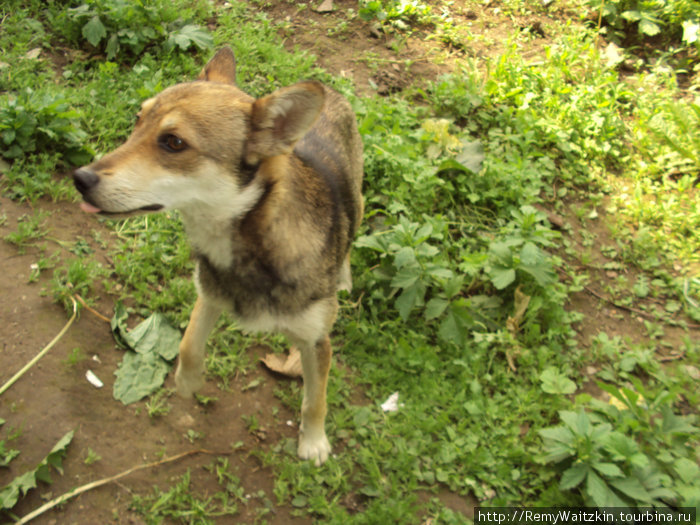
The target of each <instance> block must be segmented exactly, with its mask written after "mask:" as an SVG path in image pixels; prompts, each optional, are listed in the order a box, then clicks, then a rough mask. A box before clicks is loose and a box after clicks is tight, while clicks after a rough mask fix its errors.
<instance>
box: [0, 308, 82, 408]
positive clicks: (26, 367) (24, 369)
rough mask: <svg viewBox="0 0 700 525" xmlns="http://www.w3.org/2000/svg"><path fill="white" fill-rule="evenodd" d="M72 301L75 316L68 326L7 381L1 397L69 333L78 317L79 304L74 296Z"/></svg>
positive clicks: (0, 393) (1, 391) (3, 386)
mask: <svg viewBox="0 0 700 525" xmlns="http://www.w3.org/2000/svg"><path fill="white" fill-rule="evenodd" d="M70 300H71V301H73V315H72V316H71V318H70V319H69V320H68V322H67V323H66V325H65V326H64V327H63V328H62V329H61V331H60V332H59V333H58V335H57V336H56V337H54V338H53V339H52V340H51V342H50V343H49V344H47V345H46V346H45V347H44V348H43V349H42V350H41V352H39V353H38V354H37V355H36V356H34V358H33V359H32V360H31V361H29V362H28V363H27V364H26V365H24V367H22V369H21V370H20V371H19V372H17V373H16V374H15V375H14V376H12V377H11V378H10V379H9V381H7V382H6V383H5V384H4V385H2V387H0V396H1V395H3V394H4V393H5V391H6V390H7V389H8V388H10V387H11V386H12V385H13V384H14V383H15V381H17V380H18V379H19V378H20V377H22V376H23V375H24V374H25V373H26V372H27V370H29V369H30V368H31V367H33V366H34V365H35V364H36V362H37V361H39V359H41V358H42V357H44V356H45V355H46V354H47V352H48V351H49V350H51V349H52V348H53V346H54V345H55V344H56V343H57V342H58V341H59V339H61V337H63V336H64V334H65V333H66V332H67V331H68V329H69V328H70V326H71V325H72V324H73V321H75V318H76V316H77V315H78V303H76V301H75V299H74V298H73V296H71V297H70Z"/></svg>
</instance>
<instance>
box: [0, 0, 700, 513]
mask: <svg viewBox="0 0 700 525" xmlns="http://www.w3.org/2000/svg"><path fill="white" fill-rule="evenodd" d="M271 4H272V5H270V6H268V7H263V9H264V10H265V11H267V12H268V14H269V16H270V17H271V18H273V19H275V20H277V21H280V22H284V28H283V29H282V30H281V31H282V35H283V36H284V38H285V45H287V46H288V47H289V48H295V47H299V48H301V49H305V50H308V51H309V52H311V53H313V54H315V55H316V56H317V57H318V61H319V65H320V66H322V67H324V68H326V69H328V70H329V71H330V72H332V73H334V74H337V75H343V76H348V77H350V78H352V79H353V80H354V82H355V85H356V86H357V90H358V93H359V94H370V93H374V92H379V93H380V94H381V93H391V92H395V91H400V90H401V89H403V88H404V87H407V86H408V85H409V84H411V83H413V82H414V81H415V80H416V79H417V78H424V79H434V78H436V77H437V76H438V75H440V74H441V73H443V72H447V71H450V70H451V69H452V68H453V67H454V66H453V64H454V61H455V59H456V58H460V57H463V56H473V57H480V56H492V55H496V54H499V53H500V52H502V51H503V45H504V42H505V41H506V39H507V37H508V36H509V35H510V34H511V33H512V32H513V31H515V30H516V29H522V28H531V32H532V38H531V39H530V41H529V42H528V48H527V50H526V51H525V52H526V54H527V53H531V54H532V56H533V57H534V56H535V55H537V54H538V53H539V52H541V50H542V48H543V45H544V43H545V42H546V41H547V34H548V24H549V23H550V20H548V19H547V18H545V17H541V16H537V15H528V16H523V17H520V18H518V17H517V16H510V17H503V16H499V15H498V13H497V11H496V9H497V7H498V1H495V2H490V3H488V4H484V6H483V7H480V8H478V10H472V9H466V8H463V9H462V8H459V4H460V2H455V4H456V8H455V13H456V15H455V17H456V19H455V25H456V26H460V27H462V28H465V30H470V31H478V32H480V33H482V34H483V35H486V36H488V38H485V39H477V40H475V41H474V42H475V43H474V46H473V47H470V48H469V49H464V48H454V47H451V46H450V45H449V44H444V43H442V42H440V41H437V40H431V41H427V42H426V40H425V38H426V37H427V36H428V35H427V33H426V34H423V33H421V32H420V30H418V31H414V32H413V33H412V34H411V35H410V36H408V37H406V36H405V35H399V36H397V35H391V34H384V33H381V32H378V31H376V30H375V29H373V28H372V26H371V24H369V23H367V22H364V21H362V20H361V19H359V18H355V19H353V20H351V21H350V22H349V23H347V25H346V26H343V27H342V29H339V28H341V24H342V23H343V22H345V21H347V17H346V16H345V13H346V12H347V10H348V9H356V8H357V2H356V1H355V0H336V1H335V2H334V4H335V6H334V9H335V10H334V11H333V12H331V13H318V12H315V11H314V10H312V9H305V10H303V11H300V10H298V9H297V7H296V6H295V5H294V4H293V3H291V2H272V3H271ZM566 15H567V14H566V13H564V12H562V13H561V16H566ZM368 53H371V54H372V55H371V56H374V57H375V59H373V60H366V59H365V58H366V57H367V56H368ZM37 207H39V208H41V209H46V210H48V211H49V212H50V215H49V216H48V217H47V227H48V229H49V235H48V237H50V238H51V239H52V240H42V241H40V242H41V244H46V246H47V247H46V253H49V254H50V253H53V252H54V251H59V252H60V251H61V250H62V249H61V248H60V245H59V244H58V243H56V241H55V240H59V241H60V240H65V241H71V242H72V241H73V240H75V238H76V237H77V236H83V237H84V238H85V239H87V240H88V242H89V243H90V245H91V247H92V248H93V249H94V250H95V254H94V255H91V257H97V258H102V262H103V263H105V264H109V261H107V260H106V259H105V258H104V250H103V249H102V248H101V247H100V246H98V245H97V244H96V243H95V242H94V241H93V240H91V238H90V236H89V235H88V232H89V231H90V230H92V229H99V228H102V227H101V226H100V225H99V223H97V222H92V221H91V222H90V223H88V220H87V219H86V218H85V216H84V215H83V214H82V213H81V212H80V210H79V209H78V207H77V205H74V204H70V203H60V204H53V203H50V202H40V203H38V204H37ZM31 213H32V210H31V208H30V207H29V206H27V205H18V204H16V203H14V202H12V201H10V200H8V199H6V198H0V215H1V214H5V215H6V217H7V220H6V221H5V223H4V224H2V225H0V238H3V237H4V236H5V235H7V234H8V233H10V232H12V231H14V229H15V228H16V225H17V219H18V218H19V217H20V216H22V215H24V214H31ZM566 220H570V219H568V218H567V219H566ZM571 220H575V219H571ZM574 227H576V224H574ZM600 234H601V235H607V233H606V229H605V228H601V232H600ZM103 235H104V238H105V239H109V238H110V236H111V235H112V234H111V233H110V232H109V231H108V230H107V229H104V231H103ZM603 242H604V241H603ZM38 253H39V250H38V248H36V247H29V248H28V249H27V250H26V253H24V254H21V253H18V250H17V248H16V247H15V246H13V245H11V244H9V243H7V242H5V241H0V265H1V268H2V271H1V272H0V320H1V321H2V322H1V323H0V342H1V343H0V384H4V382H5V381H7V379H8V378H10V377H11V376H12V375H13V374H14V373H15V372H16V371H17V370H19V369H20V368H21V367H22V366H23V365H24V364H25V363H27V362H28V361H29V360H30V359H31V358H32V357H33V356H34V355H36V354H37V353H38V352H39V350H40V349H41V348H43V347H44V346H45V345H46V344H47V343H48V342H49V341H51V339H52V338H53V337H54V336H55V335H56V334H58V333H59V331H60V330H61V328H62V327H63V326H64V325H65V323H66V322H67V319H68V315H67V314H66V312H65V310H64V309H63V307H62V306H60V305H57V304H55V303H54V302H53V300H52V298H51V296H50V293H49V294H47V293H46V292H45V290H46V288H47V286H48V277H47V276H48V275H50V274H51V273H52V272H51V271H48V272H44V274H45V275H43V276H42V277H41V278H40V279H39V282H36V283H31V284H30V283H28V278H29V275H30V272H31V265H32V264H33V263H35V262H36V260H37V257H38ZM63 254H64V255H65V252H63ZM600 257H603V255H602V254H601V255H600ZM602 278H609V277H605V276H602ZM113 301H114V298H113V297H109V296H105V297H103V298H102V299H101V301H100V303H99V305H98V309H99V310H101V311H102V312H103V313H104V314H105V315H107V316H108V317H111V315H112V311H113ZM572 308H574V309H576V310H578V311H582V312H583V313H584V314H585V315H586V321H585V322H584V323H582V326H581V335H582V338H584V340H587V339H588V338H589V337H590V336H591V335H593V334H595V333H597V332H598V331H600V330H601V329H605V330H608V331H609V332H610V333H617V334H621V335H629V336H631V337H632V336H634V334H636V333H638V332H640V328H642V327H643V324H641V323H642V321H643V319H642V318H641V317H640V316H639V315H637V314H635V313H634V312H630V311H624V310H620V309H618V308H615V307H614V306H611V305H610V304H605V303H601V301H600V300H599V299H598V298H596V297H595V296H594V295H592V294H591V293H590V292H586V291H583V292H581V293H579V294H576V295H575V296H574V297H573V300H572ZM621 332H622V333H621ZM696 333H698V332H696ZM679 337H680V334H679ZM75 348H80V349H81V350H82V351H83V353H84V354H85V356H86V358H85V359H83V360H80V361H79V362H77V363H74V364H71V363H70V362H69V361H68V357H69V355H70V354H71V351H72V350H73V349H75ZM121 357H122V351H121V350H117V349H116V348H115V343H114V341H113V339H112V335H111V332H110V327H109V325H108V324H107V323H105V322H104V321H103V320H100V319H99V318H97V317H96V316H94V315H92V314H90V313H89V312H87V311H83V312H82V313H81V315H80V317H79V318H78V319H77V320H76V321H75V322H74V324H73V325H72V326H71V327H70V329H69V330H68V331H67V333H66V334H65V336H64V337H63V338H62V339H61V340H60V341H59V342H58V344H57V345H56V346H55V347H54V348H53V349H52V350H51V351H50V352H49V353H48V355H46V356H45V357H44V358H43V359H42V360H41V361H40V362H39V363H38V364H37V365H36V366H34V367H33V368H32V369H31V371H30V372H29V373H28V374H27V375H25V376H24V377H23V378H21V379H20V380H19V381H18V382H17V383H16V384H14V385H13V386H12V387H11V388H10V389H9V390H8V391H7V392H6V393H5V394H4V395H3V396H2V397H0V415H1V416H2V417H3V418H4V419H5V420H6V424H5V427H4V431H5V432H6V431H7V430H8V428H14V429H17V428H20V429H21V435H20V436H19V437H18V438H17V439H16V440H15V441H13V442H12V443H11V446H12V447H13V448H17V449H19V450H21V455H20V456H19V457H18V458H16V459H15V460H14V461H13V462H12V464H11V466H12V468H11V469H2V470H0V486H4V485H5V484H6V483H7V482H9V481H10V480H11V479H12V478H13V477H14V476H16V475H18V474H19V473H22V472H24V471H26V470H27V469H29V468H33V467H34V466H35V465H36V464H37V463H38V462H39V461H40V460H41V459H42V458H43V457H44V456H45V455H46V454H47V453H48V452H49V450H50V449H51V447H52V446H53V445H54V444H55V443H56V441H57V440H58V439H59V438H60V437H61V436H63V435H64V434H65V433H66V432H67V431H69V430H70V429H75V437H74V439H73V442H72V444H71V445H70V456H69V460H67V461H65V464H64V467H65V471H64V475H63V476H59V475H54V476H53V480H54V483H53V484H52V485H50V486H49V485H41V486H40V488H39V489H38V490H34V491H32V492H31V493H30V494H29V495H28V496H27V497H25V498H23V499H22V500H21V502H20V503H19V504H18V505H17V507H16V508H15V509H14V512H15V514H17V515H18V516H23V515H25V514H27V513H29V512H30V511H32V510H33V509H35V508H37V507H39V506H40V505H42V504H43V503H44V502H45V501H46V500H48V499H51V498H52V497H56V496H58V495H60V494H63V493H64V492H67V491H68V490H70V489H72V488H74V487H76V486H79V485H83V484H85V483H88V482H91V481H94V480H97V479H101V478H103V477H108V476H112V475H115V474H118V473H120V472H122V471H124V470H126V469H129V468H131V467H133V466H136V465H140V464H143V463H147V462H153V461H157V460H159V459H162V458H163V457H164V456H174V455H176V454H179V453H181V452H186V451H190V450H195V449H198V448H203V449H207V450H209V451H213V452H216V453H217V454H218V453H228V456H227V457H228V459H229V462H230V465H231V471H232V472H233V473H234V474H236V475H237V476H238V477H240V478H241V480H242V484H243V486H244V488H245V492H246V494H250V495H255V494H257V493H258V491H259V490H264V491H265V493H266V494H267V496H268V498H270V499H271V500H272V501H273V502H274V501H275V498H274V495H273V476H272V472H271V469H270V468H269V467H265V466H263V465H262V464H261V462H260V460H259V459H257V457H256V456H255V455H251V454H250V452H251V451H254V450H259V449H265V448H266V447H270V446H273V445H274V444H276V443H279V442H280V440H282V439H285V438H290V439H295V438H296V435H297V432H298V429H297V428H296V424H295V423H294V424H291V425H289V424H287V423H286V422H288V421H291V422H296V421H297V418H298V414H296V413H293V412H292V411H290V410H288V409H287V408H286V407H285V406H284V405H283V404H282V403H281V402H280V400H279V399H277V398H276V397H275V396H274V395H273V390H274V388H275V385H276V384H277V382H278V381H286V380H285V379H280V378H278V377H275V376H272V375H270V374H269V373H268V372H266V371H265V370H264V369H263V368H262V367H259V368H257V369H256V371H255V372H254V373H253V376H252V377H251V375H249V376H247V377H245V378H241V379H239V380H235V381H233V382H232V384H231V389H230V391H227V392H224V391H221V390H220V389H218V388H217V387H216V385H215V384H214V383H213V382H211V381H210V382H208V383H207V385H206V387H205V389H204V391H203V394H204V395H208V396H215V397H217V398H218V399H219V401H218V402H216V403H214V404H212V405H210V406H208V407H206V408H205V407H202V406H200V405H197V404H195V403H193V402H190V401H183V400H180V399H178V398H177V397H175V396H174V397H171V398H170V399H169V403H170V404H171V405H172V410H171V412H170V413H169V414H168V415H167V416H165V417H159V418H152V417H149V415H148V414H147V411H146V410H145V409H144V404H143V403H136V404H134V405H131V406H128V407H125V406H124V405H122V404H121V403H120V402H118V401H116V400H115V399H114V398H113V397H112V385H113V383H114V371H115V370H116V368H117V364H118V362H119V361H120V360H121ZM87 370H92V371H93V372H94V373H95V374H96V375H97V376H98V377H99V378H100V379H101V380H102V381H103V382H104V387H103V388H101V389H98V388H95V387H94V386H92V385H91V384H90V383H89V382H88V381H87V380H86V379H85V373H86V372H87ZM256 377H260V378H263V379H264V381H262V382H261V384H260V386H258V387H257V388H254V389H251V390H247V391H245V392H241V389H242V387H243V386H245V384H249V383H250V382H251V380H253V379H255V378H256ZM166 386H170V387H172V386H173V380H172V377H169V378H168V381H167V383H166ZM273 407H276V409H278V410H279V412H278V413H277V414H276V415H273V413H272V408H273ZM253 413H255V414H261V415H260V423H261V426H262V427H263V428H264V429H265V433H264V434H263V433H258V434H257V435H251V433H249V432H248V430H247V429H246V428H245V425H244V424H243V421H242V419H241V417H242V416H243V415H246V414H253ZM189 429H196V430H197V431H199V432H201V433H202V434H203V435H204V438H203V439H201V440H197V441H196V442H195V443H194V444H192V443H191V442H190V441H189V440H188V439H187V436H186V433H187V431H188V430H189ZM235 442H242V443H243V446H242V447H241V448H240V449H238V450H237V451H236V452H235V453H231V444H232V443H235ZM89 449H91V450H93V451H94V452H95V453H96V454H98V455H99V456H100V457H101V459H100V460H99V461H96V462H94V463H92V464H90V465H88V464H86V462H85V461H84V460H85V458H87V457H88V454H89V451H88V450H89ZM214 461H215V456H214V455H209V454H207V453H198V454H194V455H191V456H188V457H186V458H183V459H181V460H178V461H175V462H172V463H169V464H166V465H162V466H159V467H156V468H152V469H145V470H141V471H139V472H136V473H134V474H132V475H130V476H128V477H126V478H124V479H122V480H121V481H120V482H118V483H110V484H108V485H105V486H103V487H101V488H98V489H95V490H92V491H90V492H87V493H85V494H83V495H81V496H79V497H77V498H76V499H74V500H71V501H70V502H68V503H66V504H65V505H63V506H61V507H60V508H59V509H57V510H53V511H50V512H48V513H46V514H45V515H43V516H41V517H40V518H38V519H36V520H35V521H34V522H33V523H37V524H47V525H55V524H60V525H64V524H100V523H119V524H139V523H142V520H141V518H140V517H139V516H137V515H136V514H134V513H133V512H131V511H130V510H129V508H128V506H129V503H130V501H131V500H132V497H133V494H134V493H140V494H145V493H148V492H149V491H150V490H151V487H153V486H160V487H161V488H163V489H166V488H168V487H170V486H171V485H172V483H173V480H174V479H176V478H179V477H180V476H181V475H182V474H183V473H185V472H186V471H187V469H190V471H191V475H192V480H193V484H195V485H196V486H197V487H198V490H199V491H200V492H203V491H206V490H209V491H210V493H214V492H216V491H218V490H220V488H219V486H218V485H217V484H216V481H215V477H214V476H213V475H212V474H211V473H209V472H208V471H206V470H205V469H204V468H202V467H204V466H206V465H210V464H211V463H212V462H214ZM253 497H254V496H253ZM445 498H446V501H445V503H446V504H447V505H448V506H451V507H453V508H457V509H459V510H464V509H463V507H464V505H465V503H464V501H463V500H460V501H447V499H448V498H447V496H445ZM259 506H260V504H259V503H256V504H252V505H249V506H241V507H240V514H239V516H238V517H237V518H236V520H235V521H236V522H237V523H252V522H253V521H254V519H255V510H256V509H257V508H259ZM291 511H292V509H291V508H287V507H275V510H274V514H273V515H271V516H269V515H268V516H266V518H267V519H268V520H269V521H270V523H273V524H297V523H308V522H309V520H307V519H300V518H294V517H293V516H291ZM467 512H468V509H467Z"/></svg>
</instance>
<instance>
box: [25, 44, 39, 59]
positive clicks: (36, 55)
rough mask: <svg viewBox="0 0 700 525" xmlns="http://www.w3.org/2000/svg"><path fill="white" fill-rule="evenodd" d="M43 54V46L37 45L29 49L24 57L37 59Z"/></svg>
mask: <svg viewBox="0 0 700 525" xmlns="http://www.w3.org/2000/svg"><path fill="white" fill-rule="evenodd" d="M40 54H41V48H40V47H35V48H34V49H30V50H29V51H27V53H26V54H25V55H24V58H27V59H29V60H35V59H37V58H39V55H40Z"/></svg>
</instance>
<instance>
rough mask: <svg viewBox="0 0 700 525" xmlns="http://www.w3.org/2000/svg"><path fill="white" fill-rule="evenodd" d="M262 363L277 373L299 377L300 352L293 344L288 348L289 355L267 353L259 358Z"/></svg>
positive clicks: (300, 370)
mask: <svg viewBox="0 0 700 525" xmlns="http://www.w3.org/2000/svg"><path fill="white" fill-rule="evenodd" d="M260 360H261V361H262V362H263V364H264V365H265V366H266V367H267V368H269V369H270V370H272V371H273V372H277V373H278V374H282V375H285V376H288V377H301V376H302V369H301V353H300V352H299V349H298V348H297V347H295V346H293V347H291V348H290V349H289V355H287V356H286V357H285V356H284V355H282V354H267V355H266V356H265V357H263V358H261V359H260Z"/></svg>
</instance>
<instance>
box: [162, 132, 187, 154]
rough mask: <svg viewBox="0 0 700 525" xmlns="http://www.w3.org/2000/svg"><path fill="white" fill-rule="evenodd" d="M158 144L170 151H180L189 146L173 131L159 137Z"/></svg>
mask: <svg viewBox="0 0 700 525" xmlns="http://www.w3.org/2000/svg"><path fill="white" fill-rule="evenodd" d="M158 144H159V145H160V147H161V148H163V149H164V150H166V151H169V152H170V153H178V152H180V151H182V150H184V149H186V148H187V143H186V142H185V141H184V140H182V139H181V138H180V137H178V136H177V135H173V134H172V133H166V134H165V135H161V136H160V138H159V139H158Z"/></svg>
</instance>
